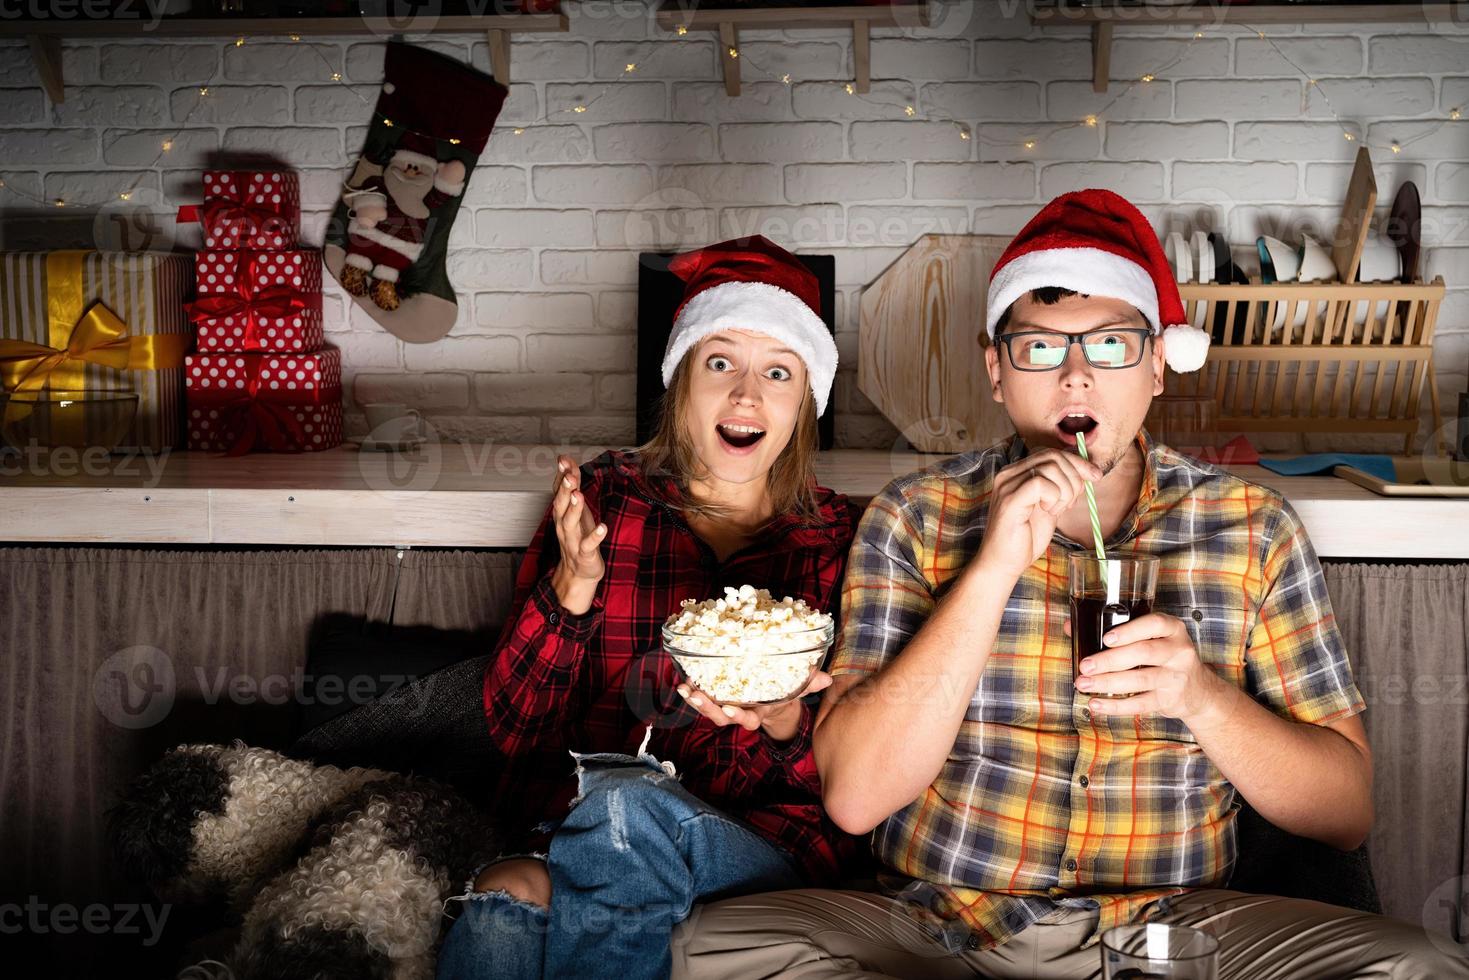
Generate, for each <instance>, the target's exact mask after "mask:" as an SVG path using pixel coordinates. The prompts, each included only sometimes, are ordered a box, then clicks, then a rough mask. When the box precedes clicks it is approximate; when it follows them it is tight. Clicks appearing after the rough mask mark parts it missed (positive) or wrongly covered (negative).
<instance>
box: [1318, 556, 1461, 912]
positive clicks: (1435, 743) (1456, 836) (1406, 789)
mask: <svg viewBox="0 0 1469 980" xmlns="http://www.w3.org/2000/svg"><path fill="white" fill-rule="evenodd" d="M1324 567H1325V571H1326V586H1327V590H1328V591H1329V592H1330V593H1331V601H1332V605H1333V607H1334V608H1335V611H1336V616H1337V620H1338V622H1339V624H1340V626H1341V631H1342V636H1343V638H1344V639H1345V640H1346V644H1347V650H1348V651H1349V653H1350V655H1351V658H1352V668H1353V671H1354V672H1355V674H1356V677H1357V684H1358V686H1359V687H1360V688H1361V690H1362V695H1363V697H1364V698H1365V699H1366V701H1367V711H1366V712H1365V713H1364V714H1363V715H1362V720H1363V724H1365V725H1366V728H1367V734H1368V737H1369V738H1370V739H1371V742H1372V754H1373V759H1374V762H1375V767H1376V768H1375V780H1374V787H1373V788H1374V793H1373V797H1374V802H1375V804H1376V811H1377V820H1376V823H1375V824H1374V826H1373V830H1372V834H1371V836H1370V837H1369V838H1368V851H1369V853H1370V854H1371V855H1372V873H1373V876H1374V877H1375V878H1376V879H1377V887H1378V891H1379V892H1380V893H1381V896H1382V906H1383V911H1384V912H1386V913H1387V914H1388V915H1391V916H1394V917H1396V918H1400V919H1405V920H1407V921H1409V922H1419V921H1422V922H1424V923H1425V924H1426V925H1429V926H1431V927H1432V928H1435V929H1438V930H1439V931H1440V932H1445V933H1447V932H1450V926H1451V923H1452V915H1453V913H1452V912H1451V910H1450V906H1448V905H1440V904H1439V899H1441V898H1443V899H1451V900H1452V901H1453V902H1454V903H1457V902H1458V901H1459V900H1460V899H1459V892H1460V891H1462V890H1463V889H1462V888H1458V887H1457V886H1456V882H1459V883H1462V882H1464V881H1469V878H1464V877H1463V876H1466V875H1469V690H1466V686H1469V564H1443V565H1378V564H1357V563H1346V562H1325V563H1324Z"/></svg>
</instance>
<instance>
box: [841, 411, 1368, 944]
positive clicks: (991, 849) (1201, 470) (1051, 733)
mask: <svg viewBox="0 0 1469 980" xmlns="http://www.w3.org/2000/svg"><path fill="white" fill-rule="evenodd" d="M1138 441H1139V445H1140V447H1141V448H1142V450H1143V452H1144V455H1145V458H1146V464H1145V475H1144V478H1143V486H1142V491H1141V493H1140V495H1139V498H1138V503H1137V507H1136V509H1135V510H1134V511H1133V512H1132V513H1131V515H1130V516H1129V517H1128V519H1127V520H1126V521H1125V522H1124V523H1123V526H1122V527H1121V528H1119V529H1118V531H1117V533H1116V534H1114V535H1113V536H1112V537H1111V539H1110V540H1108V541H1107V547H1108V550H1109V551H1117V552H1122V553H1132V552H1136V553H1143V554H1151V555H1157V556H1159V557H1160V558H1161V562H1160V569H1159V582H1158V593H1157V600H1156V602H1155V604H1154V609H1155V610H1156V611H1158V612H1164V613H1168V614H1169V615H1172V616H1176V617H1177V618H1179V619H1180V620H1182V621H1183V622H1184V624H1185V625H1186V626H1187V627H1188V630H1189V633H1190V635H1191V636H1192V638H1193V641H1194V645H1195V647H1196V649H1197V650H1198V652H1199V656H1200V658H1201V659H1202V660H1203V661H1204V662H1205V663H1207V664H1208V665H1209V666H1210V667H1212V668H1213V669H1214V670H1215V671H1216V672H1218V673H1219V674H1220V676H1222V677H1224V678H1226V679H1228V680H1229V681H1230V682H1232V683H1234V684H1235V685H1237V686H1238V687H1240V688H1242V689H1244V690H1245V691H1247V692H1249V694H1250V695H1251V696H1253V697H1254V698H1255V699H1256V700H1257V701H1259V702H1260V703H1261V704H1263V705H1265V706H1267V707H1269V708H1270V709H1271V710H1272V711H1274V712H1276V713H1277V714H1278V715H1280V716H1281V717H1283V718H1287V719H1290V720H1293V721H1297V722H1306V723H1309V724H1325V723H1328V722H1332V721H1336V720H1338V719H1341V718H1345V717H1347V716H1349V715H1352V714H1355V713H1357V712H1359V711H1361V710H1363V707H1364V705H1363V702H1362V698H1361V695H1360V694H1358V692H1357V688H1356V685H1355V683H1354V682H1353V680H1352V674H1351V668H1350V666H1349V665H1348V663H1347V655H1346V651H1345V649H1343V646H1342V640H1341V635H1340V634H1339V633H1338V631H1337V627H1336V624H1335V621H1334V618H1333V615H1332V611H1331V603H1330V600H1329V598H1328V597H1327V594H1326V584H1325V581H1324V580H1323V577H1322V573H1321V566H1320V564H1319V562H1318V561H1317V558H1316V554H1315V552H1314V551H1313V550H1312V548H1311V544H1310V542H1309V541H1308V540H1307V538H1306V533H1305V531H1304V529H1303V528H1302V527H1301V523H1300V521H1299V519H1298V518H1297V517H1296V515H1295V513H1294V512H1293V511H1292V510H1291V508H1290V506H1289V505H1288V504H1287V503H1286V502H1285V501H1284V500H1283V499H1282V498H1281V497H1280V495H1279V494H1277V493H1275V492H1274V491H1272V490H1268V489H1266V488H1264V487H1260V486H1256V485H1254V484H1252V483H1248V482H1246V481H1244V480H1241V479H1238V478H1236V477H1234V476H1231V475H1229V474H1228V473H1226V472H1224V471H1223V470H1220V469H1218V468H1217V467H1214V466H1210V465H1207V464H1204V463H1200V462H1198V461H1196V460H1194V459H1191V458H1189V457H1187V456H1183V455H1181V454H1179V453H1177V452H1174V451H1173V450H1171V449H1169V448H1167V447H1165V446H1160V445H1155V444H1154V443H1153V442H1152V440H1151V439H1150V438H1149V437H1148V435H1147V434H1146V433H1145V432H1144V433H1139V436H1138ZM1025 451H1026V450H1025V447H1024V445H1023V444H1022V443H1021V441H1020V440H1019V439H1018V438H1016V439H1012V440H1011V441H1010V442H1009V443H1006V444H1002V445H999V446H996V447H993V448H991V449H988V450H985V451H982V452H973V453H967V454H964V455H961V456H956V457H952V458H950V459H947V460H944V461H942V462H940V463H938V464H936V465H934V466H931V467H929V468H928V469H926V470H922V471H919V472H916V473H912V474H909V475H907V476H903V477H900V478H898V479H897V480H894V481H893V482H892V483H890V484H889V485H888V486H887V487H886V488H885V489H884V490H883V492H882V493H881V494H879V495H878V496H877V497H876V498H874V499H873V501H872V504H871V506H869V507H868V509H867V512H866V513H865V514H864V515H863V518H862V521H861V523H860V525H859V527H858V530H857V538H856V541H855V542H854V543H853V546H852V553H851V556H850V558H849V561H848V571H847V579H846V583H845V585H844V587H843V593H842V608H843V610H844V620H843V624H842V631H841V634H840V638H839V640H838V645H837V650H836V652H835V654H834V656H833V662H832V667H831V670H832V672H833V673H834V674H837V675H841V674H852V673H856V674H871V673H874V672H876V671H878V670H880V669H881V668H882V667H883V666H884V665H885V664H887V663H889V662H891V661H892V660H893V658H895V657H897V656H899V655H900V654H901V653H902V651H903V648H904V646H906V645H907V643H908V641H909V640H910V638H911V637H912V636H913V635H914V634H915V633H917V632H918V630H919V629H920V628H921V627H922V626H923V624H924V621H925V620H926V619H927V618H928V616H929V614H930V613H931V612H932V611H933V609H934V605H935V602H936V601H937V600H938V599H940V598H941V597H942V596H943V595H944V593H945V591H946V590H947V588H948V587H949V586H950V585H951V583H952V582H953V580H954V579H955V578H956V576H958V575H959V573H960V572H961V571H962V570H963V569H964V567H965V566H966V565H967V564H968V563H969V561H970V559H971V558H973V557H974V556H975V555H976V554H977V553H978V551H979V546H980V541H981V539H982V537H983V535H984V529H985V521H986V517H987V514H988V510H989V500H990V494H991V492H992V491H993V487H994V476H995V473H996V472H997V471H998V470H1000V469H1001V468H1002V467H1004V466H1007V465H1009V464H1010V463H1012V462H1015V461H1017V460H1019V459H1021V458H1022V457H1023V456H1024V455H1025ZM1080 547H1082V545H1081V544H1079V543H1078V542H1075V541H1071V540H1070V539H1068V538H1066V537H1065V536H1064V535H1060V534H1057V535H1056V537H1055V538H1054V539H1053V540H1052V542H1051V545H1050V546H1049V547H1048V548H1047V550H1046V553H1045V554H1044V555H1043V556H1042V557H1041V558H1040V559H1039V560H1038V561H1037V562H1035V563H1034V564H1033V565H1032V566H1031V567H1030V569H1029V570H1028V571H1027V572H1026V573H1025V574H1024V575H1022V576H1021V578H1020V580H1019V582H1018V583H1017V584H1016V586H1015V589H1014V591H1013V592H1012V593H1011V594H1010V596H1009V598H1008V599H1007V600H1006V603H1005V612H1004V616H1003V618H1002V620H1001V624H1000V629H999V635H998V636H997V637H996V640H995V645H994V649H993V651H992V652H991V654H990V657H989V660H988V662H987V663H986V664H985V668H984V672H983V674H982V676H981V677H980V682H979V686H978V687H977V689H976V690H975V692H974V694H973V697H972V699H971V702H970V707H969V711H968V713H967V715H966V716H965V719H964V721H963V722H962V724H961V725H960V729H959V733H958V736H957V738H956V739H955V741H954V747H953V749H952V750H951V751H950V752H949V756H948V759H947V760H946V761H945V763H944V765H943V768H942V770H941V771H940V772H939V775H938V777H937V778H936V779H935V780H934V781H933V783H932V784H931V785H930V786H929V787H928V788H927V789H926V790H925V791H924V793H923V794H922V795H921V796H920V797H919V798H918V799H917V800H915V801H914V802H913V803H911V804H909V805H908V806H907V807H905V808H904V809H902V810H900V811H898V812H897V813H895V814H893V815H892V816H891V817H889V818H888V819H887V820H886V821H885V822H884V823H882V824H881V825H880V826H879V827H878V828H877V829H876V830H875V831H874V832H873V841H872V844H873V850H874V853H875V854H876V856H877V857H878V859H879V860H880V861H881V862H882V864H883V865H884V868H885V871H884V874H883V876H882V879H881V880H882V881H883V883H884V885H885V886H887V887H889V888H890V889H891V890H893V891H894V892H896V893H898V894H901V895H902V896H903V897H905V898H908V899H912V900H914V901H916V902H918V903H919V904H920V905H921V906H923V907H925V908H927V909H928V910H930V911H931V912H933V913H935V914H936V919H937V923H938V924H939V925H940V926H941V928H942V931H943V933H944V936H945V939H946V941H947V942H948V943H949V944H950V945H951V946H953V947H955V948H957V947H959V946H964V945H968V946H969V947H970V948H972V949H978V948H989V947H992V946H995V945H998V944H1000V943H1003V942H1004V941H1005V940H1006V939H1008V938H1010V937H1011V936H1013V935H1015V934H1016V933H1018V932H1019V931H1020V930H1022V929H1024V928H1026V927H1027V926H1028V925H1030V924H1031V923H1033V922H1035V921H1037V920H1038V919H1040V918H1042V917H1044V916H1046V915H1048V914H1050V913H1051V912H1053V911H1054V910H1055V909H1056V908H1057V906H1058V905H1060V906H1071V907H1092V906H1095V907H1099V908H1100V922H1099V925H1098V933H1100V932H1101V931H1102V930H1105V929H1107V928H1110V927H1111V926H1114V925H1118V924H1123V923H1126V922H1129V921H1131V920H1133V919H1135V918H1136V917H1138V915H1139V914H1140V913H1143V912H1144V911H1145V907H1146V906H1148V905H1149V904H1151V903H1153V902H1155V901H1157V900H1158V899H1160V898H1164V897H1167V896H1169V895H1175V894H1179V893H1180V892H1181V891H1183V890H1184V889H1185V888H1190V887H1206V886H1213V887H1219V886H1223V885H1225V884H1226V883H1227V882H1228V881H1229V877H1230V873H1231V870H1232V868H1233V865H1234V858H1235V823H1234V818H1235V812H1236V810H1237V809H1238V806H1237V801H1236V798H1235V792H1234V788H1233V787H1232V786H1231V785H1230V784H1229V783H1228V782H1227V781H1226V780H1225V778H1224V776H1223V775H1222V774H1221V773H1220V772H1219V770H1218V769H1217V768H1216V767H1215V766H1214V765H1213V764H1212V763H1211V762H1210V761H1209V759H1207V758H1206V757H1205V756H1204V754H1203V752H1202V750H1201V749H1200V748H1199V746H1198V744H1197V743H1196V741H1195V740H1194V738H1193V736H1192V735H1191V734H1190V732H1189V730H1188V728H1187V727H1186V726H1185V725H1184V724H1183V723H1182V722H1180V721H1178V720H1176V719H1172V718H1165V717H1163V716H1161V715H1156V714H1153V715H1144V716H1139V717H1112V716H1108V717H1099V718H1093V717H1091V713H1090V712H1089V711H1088V710H1087V709H1086V705H1087V703H1088V697H1087V696H1086V695H1084V694H1081V693H1079V692H1077V691H1075V689H1074V688H1073V686H1072V676H1071V641H1070V639H1069V638H1068V637H1067V636H1066V635H1065V633H1063V632H1062V624H1063V622H1064V620H1065V619H1066V617H1067V615H1068V614H1069V612H1070V604H1069V599H1068V590H1067V554H1068V552H1070V551H1073V550H1076V549H1078V548H1080ZM1148 911H1150V910H1148ZM1092 938H1093V939H1094V938H1095V935H1094V936H1093V937H1092Z"/></svg>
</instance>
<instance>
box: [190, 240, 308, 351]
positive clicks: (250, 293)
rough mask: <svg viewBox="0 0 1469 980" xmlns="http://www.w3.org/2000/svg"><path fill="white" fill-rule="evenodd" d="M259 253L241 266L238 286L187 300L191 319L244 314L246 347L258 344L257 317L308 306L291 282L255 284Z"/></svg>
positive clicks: (236, 282)
mask: <svg viewBox="0 0 1469 980" xmlns="http://www.w3.org/2000/svg"><path fill="white" fill-rule="evenodd" d="M258 262H259V256H258V255H251V256H250V258H249V260H248V261H247V262H246V264H245V268H244V270H243V272H241V271H240V270H239V269H238V268H237V269H236V272H237V273H239V274H238V275H236V276H235V289H234V292H232V293H218V294H215V295H212V296H200V297H199V299H198V300H196V301H195V302H193V303H186V304H185V305H184V308H185V309H187V310H188V311H189V319H191V320H193V321H194V322H195V323H198V322H200V321H202V320H213V319H217V318H219V317H226V316H243V317H244V318H245V336H244V338H243V340H242V342H241V344H240V346H241V347H242V348H243V349H245V350H255V349H257V348H259V346H260V344H259V343H258V340H259V336H258V334H259V328H260V323H259V321H258V319H257V318H270V317H286V316H290V315H291V314H292V313H296V312H299V311H300V310H304V309H305V308H306V298H305V297H304V296H303V295H301V294H300V293H298V292H296V290H294V289H292V288H291V287H290V286H266V287H265V288H264V289H256V288H255V275H256V271H255V267H256V263H258Z"/></svg>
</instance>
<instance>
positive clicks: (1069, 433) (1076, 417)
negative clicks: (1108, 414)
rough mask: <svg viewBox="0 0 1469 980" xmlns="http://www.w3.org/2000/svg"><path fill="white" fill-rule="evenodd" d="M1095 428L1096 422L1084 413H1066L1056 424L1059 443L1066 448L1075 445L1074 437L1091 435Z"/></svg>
mask: <svg viewBox="0 0 1469 980" xmlns="http://www.w3.org/2000/svg"><path fill="white" fill-rule="evenodd" d="M1096 427H1097V420H1096V419H1095V418H1093V417H1092V416H1091V415H1089V414H1088V413H1086V412H1067V413H1066V414H1065V415H1063V416H1061V419H1060V421H1058V422H1057V423H1056V431H1057V432H1058V433H1059V434H1060V436H1061V441H1062V442H1063V443H1065V444H1066V445H1068V446H1074V445H1076V435H1077V433H1081V434H1082V435H1091V434H1092V432H1093V431H1094V430H1095V429H1096Z"/></svg>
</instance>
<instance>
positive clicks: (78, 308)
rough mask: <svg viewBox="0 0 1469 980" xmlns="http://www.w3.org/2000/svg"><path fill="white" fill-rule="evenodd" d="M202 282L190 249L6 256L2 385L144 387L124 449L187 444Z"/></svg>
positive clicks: (0, 264) (0, 289)
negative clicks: (188, 363) (188, 380)
mask: <svg viewBox="0 0 1469 980" xmlns="http://www.w3.org/2000/svg"><path fill="white" fill-rule="evenodd" d="M193 283H194V264H193V260H192V257H190V256H188V255H184V254H174V253H170V252H97V251H59V252H6V253H0V372H3V374H0V381H3V383H4V387H5V388H6V390H14V389H16V388H17V387H21V388H26V387H28V388H30V389H31V390H35V389H37V388H47V389H50V388H56V389H78V388H80V389H93V390H102V391H133V392H137V394H138V412H137V417H136V419H135V420H134V422H133V425H132V427H131V428H130V429H129V431H128V432H127V433H126V434H125V435H124V436H123V438H122V440H121V441H120V442H119V443H118V445H117V447H116V448H117V450H119V451H122V450H151V451H160V450H163V449H169V448H173V447H175V446H182V445H183V444H184V441H185V439H184V435H185V432H184V426H183V414H184V370H183V355H184V353H186V352H187V350H188V349H189V347H190V345H191V343H192V340H193V329H192V325H191V324H190V322H189V318H188V316H187V314H186V312H185V310H184V303H185V302H187V301H188V300H189V299H190V298H191V297H192V293H193Z"/></svg>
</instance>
